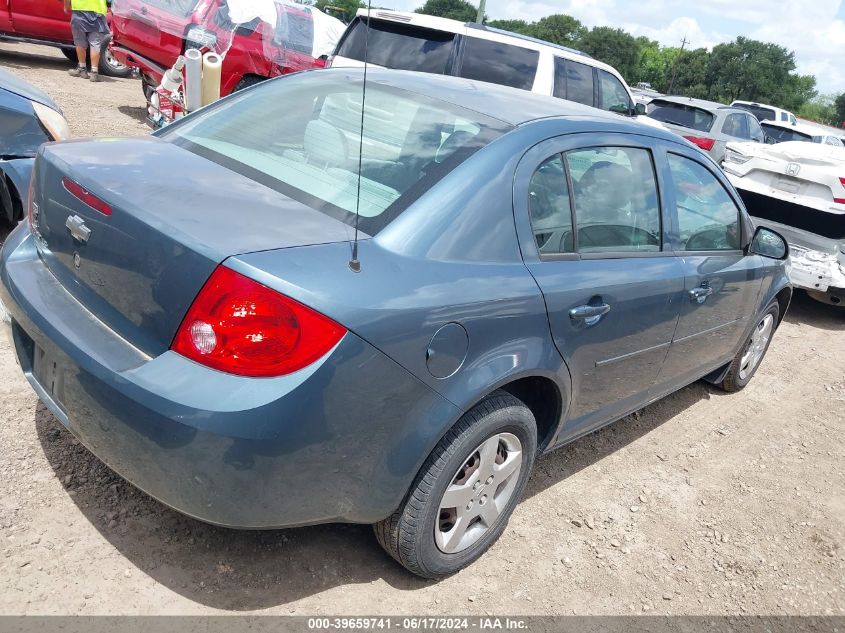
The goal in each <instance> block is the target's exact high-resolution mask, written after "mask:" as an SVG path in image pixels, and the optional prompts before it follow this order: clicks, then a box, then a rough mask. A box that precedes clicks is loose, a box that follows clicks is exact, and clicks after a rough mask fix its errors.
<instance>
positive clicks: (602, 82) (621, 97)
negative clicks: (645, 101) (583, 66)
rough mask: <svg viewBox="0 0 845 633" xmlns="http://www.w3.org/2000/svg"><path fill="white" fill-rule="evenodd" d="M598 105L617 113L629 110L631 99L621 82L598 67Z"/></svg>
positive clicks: (625, 112)
mask: <svg viewBox="0 0 845 633" xmlns="http://www.w3.org/2000/svg"><path fill="white" fill-rule="evenodd" d="M598 72H599V107H600V108H601V109H602V110H609V111H610V112H616V113H619V114H628V113H629V112H630V111H631V99H630V97H629V96H628V91H627V90H625V87H624V86H623V85H622V83H621V82H620V81H619V80H618V79H617V78H616V77H614V76H613V75H611V74H610V73H609V72H607V71H605V70H601V69H599V71H598Z"/></svg>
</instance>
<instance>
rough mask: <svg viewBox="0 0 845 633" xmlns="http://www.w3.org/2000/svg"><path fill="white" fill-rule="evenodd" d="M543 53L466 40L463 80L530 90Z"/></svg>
mask: <svg viewBox="0 0 845 633" xmlns="http://www.w3.org/2000/svg"><path fill="white" fill-rule="evenodd" d="M539 59H540V53H538V52H537V51H532V50H530V49H527V48H522V47H521V46H511V45H510V44H503V43H502V42H493V41H491V40H482V39H479V38H477V37H467V38H466V40H465V41H464V53H463V61H462V62H461V71H460V73H458V74H459V75H460V76H461V77H466V78H467V79H477V80H478V81H488V82H490V83H494V84H501V85H503V86H510V87H512V88H521V89H523V90H531V88H532V87H533V86H534V76H535V75H536V74H537V61H538V60H539Z"/></svg>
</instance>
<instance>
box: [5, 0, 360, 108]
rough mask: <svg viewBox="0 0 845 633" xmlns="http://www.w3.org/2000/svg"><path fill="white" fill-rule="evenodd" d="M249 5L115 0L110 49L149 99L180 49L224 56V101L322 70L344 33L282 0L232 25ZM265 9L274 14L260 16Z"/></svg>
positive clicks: (213, 0) (216, 0) (212, 0)
mask: <svg viewBox="0 0 845 633" xmlns="http://www.w3.org/2000/svg"><path fill="white" fill-rule="evenodd" d="M0 1H2V0H0ZM251 6H254V4H252V5H250V4H249V3H244V2H236V1H235V0H153V1H146V2H145V1H142V0H114V2H113V3H112V32H113V34H114V36H113V39H112V42H111V45H110V48H111V51H112V54H113V56H114V57H115V58H116V59H117V60H119V61H120V62H121V63H124V64H126V65H128V66H133V67H137V68H139V69H140V71H141V77H142V79H143V82H144V94H145V96H146V97H147V99H149V97H150V95H151V94H152V91H153V90H155V88H156V87H157V86H158V85H159V83H160V82H161V77H162V75H163V73H164V71H165V70H166V69H167V68H169V67H170V66H172V65H173V63H174V62H175V61H176V58H177V57H178V56H179V55H180V54H182V53H184V52H185V50H186V49H188V48H197V49H200V50H203V51H207V50H213V51H215V52H217V53H220V54H224V60H223V67H222V77H221V85H220V94H221V96H225V95H227V94H229V93H231V92H234V91H236V90H240V89H241V88H245V87H247V86H249V85H252V84H254V83H257V82H259V81H262V80H264V79H267V78H270V77H276V76H278V75H283V74H286V73H290V72H296V71H299V70H308V69H311V68H322V67H323V66H325V64H326V58H327V57H328V55H329V54H330V53H331V52H332V51H333V49H334V46H335V44H336V43H337V40H338V39H339V38H340V36H341V35H342V34H343V31H344V29H345V27H344V25H343V23H342V22H340V21H339V20H337V19H335V18H332V17H330V16H328V15H326V14H324V13H321V12H319V11H317V10H316V9H313V8H312V7H308V6H304V5H300V4H294V3H292V2H288V1H287V0H273V2H272V3H270V4H267V3H265V4H264V5H263V6H262V8H263V9H264V12H265V14H264V15H262V16H261V17H254V18H252V19H250V20H249V21H246V22H238V23H234V22H233V21H232V15H234V14H237V15H244V13H243V12H244V10H245V8H246V10H247V12H248V10H249V9H250V7H251ZM268 7H269V11H273V15H266V13H267V12H268ZM270 20H272V21H273V22H272V23H271V22H270Z"/></svg>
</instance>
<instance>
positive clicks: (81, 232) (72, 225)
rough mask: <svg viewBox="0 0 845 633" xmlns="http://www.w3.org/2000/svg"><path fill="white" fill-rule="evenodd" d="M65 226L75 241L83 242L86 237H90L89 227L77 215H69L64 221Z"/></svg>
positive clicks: (85, 240)
mask: <svg viewBox="0 0 845 633" xmlns="http://www.w3.org/2000/svg"><path fill="white" fill-rule="evenodd" d="M65 226H66V227H67V230H68V231H70V235H71V237H72V238H73V239H75V240H76V241H77V242H82V243H83V244H85V243H86V242H87V241H88V238H89V237H91V229H89V228H88V227H87V226H85V220H83V219H82V218H80V217H79V216H78V215H72V216H70V217H69V218H68V219H67V222H65Z"/></svg>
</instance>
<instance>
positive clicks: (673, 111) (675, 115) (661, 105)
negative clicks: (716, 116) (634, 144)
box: [648, 101, 713, 132]
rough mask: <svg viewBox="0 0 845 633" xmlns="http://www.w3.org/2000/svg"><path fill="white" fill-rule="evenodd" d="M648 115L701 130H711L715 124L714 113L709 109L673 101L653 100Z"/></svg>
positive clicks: (662, 120)
mask: <svg viewBox="0 0 845 633" xmlns="http://www.w3.org/2000/svg"><path fill="white" fill-rule="evenodd" d="M648 116H650V117H651V118H652V119H656V120H657V121H661V122H663V123H668V124H669V125H677V126H680V127H686V128H690V129H692V130H698V131H699V132H709V131H710V128H711V127H712V126H713V115H712V114H711V113H710V112H708V111H707V110H703V109H702V108H696V107H695V106H691V105H687V104H683V103H672V102H671V101H652V102H651V104H649V106H648Z"/></svg>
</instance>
